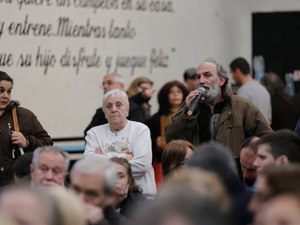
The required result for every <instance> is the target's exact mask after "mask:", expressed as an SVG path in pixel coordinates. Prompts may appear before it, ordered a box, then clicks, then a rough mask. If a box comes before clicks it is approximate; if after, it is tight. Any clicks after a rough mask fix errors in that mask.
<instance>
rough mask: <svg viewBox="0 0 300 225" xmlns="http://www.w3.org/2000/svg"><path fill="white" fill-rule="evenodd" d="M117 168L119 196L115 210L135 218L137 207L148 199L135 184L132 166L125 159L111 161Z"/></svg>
mask: <svg viewBox="0 0 300 225" xmlns="http://www.w3.org/2000/svg"><path fill="white" fill-rule="evenodd" d="M110 160H111V161H112V162H113V164H114V166H115V167H116V170H117V173H118V178H117V183H116V186H115V191H116V192H117V194H118V197H117V198H116V202H115V208H116V210H117V211H119V213H120V214H122V215H123V216H126V217H128V218H130V219H132V218H133V214H132V213H133V212H134V211H135V209H136V207H138V206H141V205H142V204H143V203H144V202H145V200H146V198H145V197H144V196H143V194H142V188H140V187H139V186H138V185H136V184H135V182H134V179H133V176H132V172H131V167H130V164H129V163H128V161H127V160H126V159H123V158H117V157H114V158H111V159H110Z"/></svg>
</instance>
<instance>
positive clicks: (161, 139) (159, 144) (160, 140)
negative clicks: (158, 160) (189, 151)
mask: <svg viewBox="0 0 300 225" xmlns="http://www.w3.org/2000/svg"><path fill="white" fill-rule="evenodd" d="M156 145H157V147H159V148H161V149H164V148H165V147H166V145H167V142H166V138H165V137H163V136H158V137H157V139H156Z"/></svg>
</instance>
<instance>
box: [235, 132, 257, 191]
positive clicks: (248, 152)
mask: <svg viewBox="0 0 300 225" xmlns="http://www.w3.org/2000/svg"><path fill="white" fill-rule="evenodd" d="M258 140H259V138H258V137H250V138H247V139H246V140H245V141H244V142H243V144H242V146H241V152H240V164H241V170H242V179H243V183H244V185H245V186H247V187H248V186H250V187H251V186H252V185H253V184H254V182H255V180H256V176H257V174H256V166H254V165H253V162H254V161H255V159H256V152H255V150H254V148H255V143H256V142H257V141H258Z"/></svg>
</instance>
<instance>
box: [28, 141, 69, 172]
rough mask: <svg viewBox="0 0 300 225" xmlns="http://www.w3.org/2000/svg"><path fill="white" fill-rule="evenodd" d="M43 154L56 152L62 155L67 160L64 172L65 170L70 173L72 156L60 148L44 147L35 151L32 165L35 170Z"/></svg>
mask: <svg viewBox="0 0 300 225" xmlns="http://www.w3.org/2000/svg"><path fill="white" fill-rule="evenodd" d="M42 152H55V153H58V154H61V155H62V156H63V157H64V159H65V165H64V170H65V172H67V171H68V169H69V165H70V156H69V154H68V153H67V152H65V151H64V150H62V149H61V148H60V147H58V146H42V147H38V148H37V149H35V150H34V152H33V157H32V165H33V167H34V168H36V165H37V161H38V158H39V155H40V154H41V153H42Z"/></svg>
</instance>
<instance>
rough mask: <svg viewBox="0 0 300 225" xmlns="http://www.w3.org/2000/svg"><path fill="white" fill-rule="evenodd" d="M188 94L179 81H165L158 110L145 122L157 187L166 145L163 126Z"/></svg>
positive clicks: (160, 93) (160, 181)
mask: <svg viewBox="0 0 300 225" xmlns="http://www.w3.org/2000/svg"><path fill="white" fill-rule="evenodd" d="M187 95H188V90H187V88H186V87H185V86H184V85H183V84H182V83H181V82H179V81H177V80H174V81H170V82H167V83H166V84H164V85H163V86H162V88H161V89H160V90H159V92H158V96H157V98H158V104H159V110H158V112H157V113H155V114H154V115H153V116H152V117H151V118H150V120H148V121H147V122H146V124H147V125H148V127H149V129H150V131H151V140H152V154H153V163H152V165H153V169H154V172H155V181H156V185H157V187H159V186H160V184H161V183H162V180H163V177H162V166H161V155H162V152H163V150H164V148H165V147H166V139H165V127H166V125H167V124H168V123H169V122H170V121H171V117H172V116H173V114H174V113H175V112H176V111H177V109H178V107H179V106H180V105H181V103H182V102H183V101H184V100H185V98H186V96H187Z"/></svg>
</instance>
